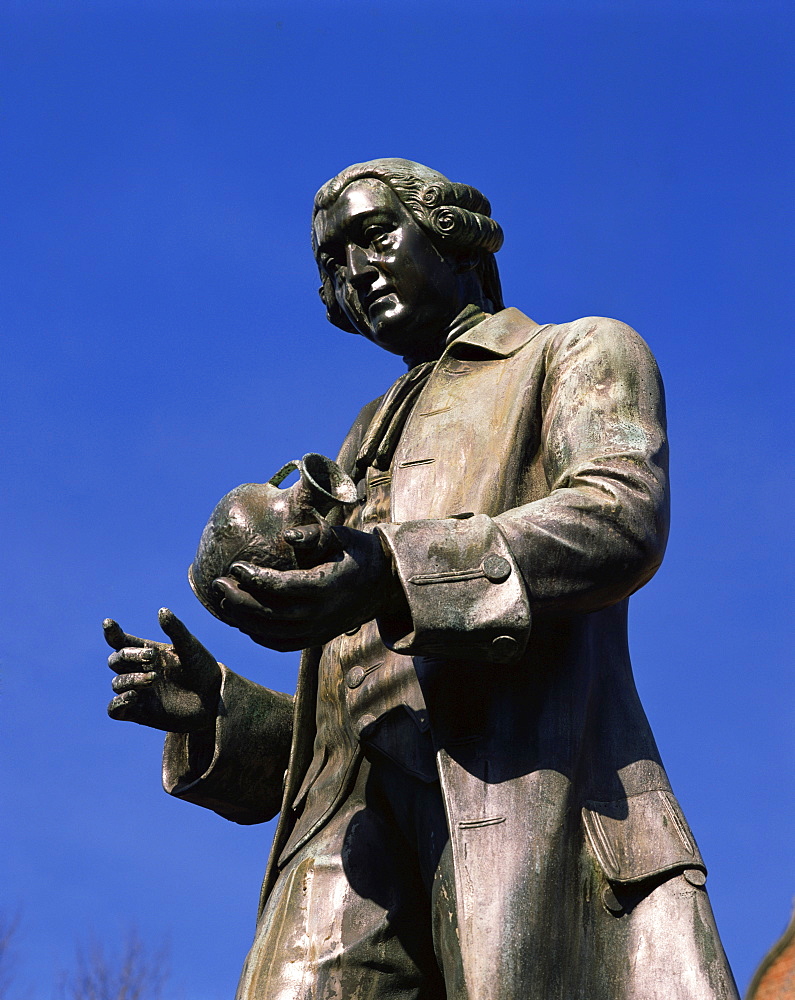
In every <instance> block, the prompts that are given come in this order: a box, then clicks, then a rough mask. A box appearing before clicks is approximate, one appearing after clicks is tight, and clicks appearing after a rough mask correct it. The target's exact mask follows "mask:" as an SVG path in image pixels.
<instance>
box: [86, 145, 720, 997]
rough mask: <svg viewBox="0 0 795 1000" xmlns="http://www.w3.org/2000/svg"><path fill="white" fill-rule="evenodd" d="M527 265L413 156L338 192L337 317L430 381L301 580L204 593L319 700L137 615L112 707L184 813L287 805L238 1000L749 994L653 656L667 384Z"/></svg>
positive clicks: (387, 420) (465, 197)
mask: <svg viewBox="0 0 795 1000" xmlns="http://www.w3.org/2000/svg"><path fill="white" fill-rule="evenodd" d="M501 243H502V231H501V229H500V227H499V226H498V225H497V223H496V222H494V220H493V219H492V218H491V209H490V206H489V202H488V201H487V200H486V198H485V197H484V196H483V195H482V194H480V192H479V191H477V190H475V189H474V188H472V187H469V186H467V185H464V184H455V183H451V182H450V181H448V180H447V178H445V177H443V176H442V175H441V174H439V173H437V172H436V171H434V170H430V169H428V168H427V167H424V166H421V165H419V164H417V163H412V162H409V161H406V160H396V159H387V160H374V161H372V162H369V163H364V164H356V165H354V166H352V167H349V168H348V169H347V170H344V171H343V172H342V173H341V174H339V175H338V176H337V177H335V178H333V179H332V180H331V181H329V182H328V183H327V184H325V185H324V186H323V187H322V188H321V189H320V191H319V192H318V194H317V196H316V198H315V205H314V217H313V245H314V251H315V256H316V258H317V262H318V267H319V269H320V276H321V281H322V286H321V297H322V299H323V301H324V303H325V305H326V308H327V310H328V317H329V319H330V320H331V322H332V323H334V324H336V325H337V326H339V327H341V328H342V329H343V330H348V331H350V332H353V333H357V334H360V335H362V336H364V337H366V338H368V339H369V340H371V341H373V342H374V343H376V344H377V345H379V346H380V347H383V348H384V349H385V350H388V351H391V352H393V353H395V354H399V355H401V356H402V357H403V358H404V360H405V361H406V364H407V366H408V369H409V370H408V372H407V373H406V374H404V375H403V376H402V377H401V378H400V379H398V381H397V382H396V383H395V385H393V386H392V387H391V388H390V389H389V390H388V391H387V393H386V394H385V395H384V396H381V397H380V398H379V399H376V400H374V401H373V402H372V403H369V404H367V405H366V406H365V407H364V409H363V410H362V411H361V413H360V414H359V416H358V417H357V418H356V420H355V422H354V424H353V427H352V429H351V431H350V433H349V434H348V436H347V437H346V439H345V441H344V442H343V445H342V448H341V451H340V453H339V456H338V459H337V460H338V462H339V465H340V466H341V467H342V469H343V470H344V471H345V472H346V473H347V474H348V475H349V476H350V477H351V479H352V480H353V481H354V483H355V484H356V489H357V492H358V502H357V503H356V504H355V505H349V506H347V507H343V508H341V513H339V515H338V517H337V518H336V523H334V519H333V518H332V519H331V523H329V519H326V518H319V519H317V518H308V519H305V520H307V521H308V522H310V523H305V524H303V525H301V526H297V527H296V526H291V527H289V528H287V529H286V530H285V531H284V532H283V536H282V539H283V540H284V541H287V542H288V543H289V545H290V546H292V548H293V549H294V550H295V552H296V568H287V569H284V568H273V567H272V566H269V565H258V564H257V563H256V560H251V559H245V560H238V561H234V562H232V563H231V565H229V566H228V569H225V571H224V572H223V573H222V575H221V576H219V577H218V578H216V579H215V580H213V581H210V582H209V583H208V584H207V586H208V587H209V592H210V594H211V596H210V598H209V599H210V601H211V603H212V602H214V607H213V610H214V613H216V614H218V615H219V616H221V617H222V618H223V619H224V620H225V621H226V622H228V623H229V624H230V625H233V626H235V627H237V628H239V629H241V630H242V631H243V632H245V633H247V634H248V635H250V636H251V638H252V639H254V640H255V641H256V642H258V643H260V644H262V645H265V646H268V647H270V648H272V649H277V650H297V649H303V650H304V652H303V655H302V660H301V668H300V673H299V683H298V690H297V693H296V695H295V698H294V699H293V698H291V697H290V696H289V695H286V694H280V693H278V692H273V691H270V690H268V689H266V688H263V687H260V686H259V685H257V684H254V683H252V682H251V681H249V680H246V679H244V678H242V677H240V676H238V675H237V674H235V673H233V672H232V671H230V670H228V669H227V668H226V667H224V666H222V665H220V664H217V663H216V661H215V659H214V657H212V656H211V655H210V654H209V653H208V652H207V651H206V650H205V649H204V648H203V647H202V646H201V645H200V644H199V642H198V641H197V640H196V639H195V638H194V637H193V636H192V635H190V634H189V633H188V632H187V631H186V629H185V628H184V626H183V625H182V624H181V623H180V622H179V621H178V620H177V619H176V618H175V616H174V615H173V614H172V613H171V612H169V611H167V610H163V611H161V613H160V622H161V625H162V627H163V630H164V631H165V633H166V635H167V636H168V638H169V639H170V640H171V641H170V643H154V642H150V641H147V640H143V639H137V638H135V637H132V636H127V635H125V634H124V633H123V632H122V631H121V630H120V628H119V626H118V625H116V624H115V623H114V622H110V621H109V622H106V635H107V638H108V642H109V643H110V645H111V646H112V647H113V648H114V649H115V650H116V652H115V653H113V655H112V656H111V657H110V660H109V663H110V666H111V667H112V668H113V669H114V670H115V671H116V672H117V674H118V676H117V677H116V678H115V679H114V682H113V688H114V691H115V692H116V697H114V699H113V701H112V702H111V703H110V706H109V709H108V711H109V713H110V715H111V716H112V717H113V718H116V719H128V720H132V721H135V722H139V723H143V724H144V725H151V726H156V727H158V728H161V729H165V730H167V731H168V736H167V737H166V746H165V754H164V784H165V787H166V789H167V791H169V792H170V793H171V794H173V795H176V796H178V797H180V798H183V799H187V800H188V801H191V802H196V803H198V804H200V805H204V806H207V807H209V808H211V809H214V810H215V811H216V812H218V813H220V815H222V816H225V817H227V818H229V819H232V820H235V821H236V822H239V823H258V822H262V821H264V820H267V819H269V818H271V817H272V816H274V815H275V814H276V813H277V812H279V811H280V812H281V815H280V819H279V825H278V829H277V833H276V836H275V840H274V845H273V849H272V852H271V858H270V862H269V865H268V870H267V873H266V876H265V882H264V885H263V889H262V897H261V905H260V915H259V922H258V925H257V932H256V936H255V940H254V943H253V946H252V948H251V951H250V953H249V956H248V959H247V961H246V965H245V968H244V970H243V975H242V978H241V981H240V985H239V987H238V992H237V998H238V1000H287V998H290V1000H310V998H312V1000H321V998H322V1000H331V998H332V997H333V998H339V1000H368V998H372V1000H376V998H386V997H389V998H390V1000H398V998H399V1000H409V998H411V1000H444V998H447V1000H518V998H522V1000H707V998H709V1000H728V998H736V997H737V993H736V988H735V986H734V982H733V979H732V975H731V972H730V971H729V967H728V964H727V962H726V958H725V955H724V953H723V949H722V947H721V944H720V941H719V938H718V934H717V931H716V929H715V924H714V920H713V917H712V911H711V908H710V904H709V900H708V897H707V894H706V890H705V887H704V883H705V880H706V868H705V866H704V862H703V860H702V858H701V855H700V853H699V850H698V847H697V846H696V843H695V841H694V839H693V836H692V834H691V832H690V830H689V828H688V825H687V823H686V821H685V819H684V817H683V815H682V813H681V810H680V808H679V805H678V803H677V801H676V799H675V798H674V796H673V794H672V792H671V789H670V785H669V783H668V779H667V777H666V774H665V771H664V769H663V766H662V763H661V761H660V757H659V754H658V752H657V748H656V746H655V743H654V739H653V737H652V735H651V732H650V729H649V725H648V722H647V720H646V717H645V715H644V713H643V709H642V708H641V705H640V702H639V700H638V696H637V693H636V690H635V685H634V682H633V679H632V671H631V666H630V662H629V654H628V649H627V631H626V621H627V605H628V599H629V596H630V595H631V594H632V593H633V592H634V591H635V590H637V589H638V588H639V587H641V586H643V584H644V583H646V582H647V580H648V579H649V578H650V577H651V576H652V574H653V573H654V572H655V570H656V569H657V567H658V566H659V564H660V561H661V559H662V556H663V550H664V547H665V541H666V535H667V530H668V485H667V474H666V468H667V442H666V434H665V416H664V410H663V397H662V386H661V383H660V378H659V374H658V371H657V368H656V365H655V363H654V360H653V358H652V356H651V354H650V352H649V349H648V348H647V346H646V344H645V343H644V342H643V341H642V340H641V338H640V337H639V336H638V335H637V334H636V333H635V332H634V331H633V330H631V329H630V328H629V327H627V326H625V325H624V324H622V323H619V322H616V321H615V320H610V319H603V318H598V317H588V318H586V319H580V320H576V321H575V322H572V323H564V324H561V325H555V324H551V323H547V324H539V323H536V322H534V321H533V320H531V319H529V318H528V317H527V316H525V315H523V314H522V313H521V312H519V311H518V310H517V309H512V308H509V309H505V308H504V306H503V302H502V293H501V290H500V282H499V277H498V272H497V267H496V264H495V258H494V253H495V252H496V251H497V250H498V249H499V247H500V245H501ZM321 539H322V542H321ZM329 539H331V540H332V541H333V545H331V546H329ZM301 553H304V554H305V555H307V554H308V557H307V558H306V560H305V561H303V562H302V561H301V559H300V558H298V557H299V555H300V554H301ZM312 553H314V556H318V554H319V555H320V556H321V557H322V558H321V560H320V561H319V562H318V560H317V558H314V557H312ZM283 780H284V787H282V783H283Z"/></svg>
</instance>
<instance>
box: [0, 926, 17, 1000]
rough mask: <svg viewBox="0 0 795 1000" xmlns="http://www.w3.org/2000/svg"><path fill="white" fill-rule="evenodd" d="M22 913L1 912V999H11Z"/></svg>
mask: <svg viewBox="0 0 795 1000" xmlns="http://www.w3.org/2000/svg"><path fill="white" fill-rule="evenodd" d="M19 921H20V915H19V913H16V914H15V915H14V916H11V917H8V916H4V915H2V914H0V1000H10V997H11V985H12V983H13V980H14V967H15V966H16V960H17V956H16V950H15V948H14V942H15V939H16V936H17V931H18V930H19Z"/></svg>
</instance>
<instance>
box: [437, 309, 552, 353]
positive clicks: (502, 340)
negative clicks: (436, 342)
mask: <svg viewBox="0 0 795 1000" xmlns="http://www.w3.org/2000/svg"><path fill="white" fill-rule="evenodd" d="M542 329H543V327H542V326H541V325H540V324H538V323H536V322H535V321H534V320H532V319H530V317H529V316H525V314H524V313H523V312H520V310H519V309H513V308H510V309H503V310H502V311H501V312H498V313H495V314H494V315H493V316H487V317H486V318H485V319H484V320H483V322H482V323H478V324H477V325H476V326H473V327H471V328H470V329H469V330H466V331H465V332H464V333H462V334H461V336H460V337H457V338H456V339H455V340H454V341H453V342H452V343H451V344H450V345H449V346H448V347H447V348H446V349H445V352H444V354H443V355H442V357H446V356H447V355H450V356H451V357H462V356H464V355H468V356H470V355H471V349H472V348H475V349H476V350H477V351H486V352H487V353H488V354H490V355H491V356H492V357H495V358H508V357H510V356H511V355H512V354H516V352H517V351H518V350H520V349H521V348H522V347H524V345H525V344H526V343H527V342H528V341H529V340H531V339H532V338H533V337H535V335H536V334H537V333H538V331H539V330H542Z"/></svg>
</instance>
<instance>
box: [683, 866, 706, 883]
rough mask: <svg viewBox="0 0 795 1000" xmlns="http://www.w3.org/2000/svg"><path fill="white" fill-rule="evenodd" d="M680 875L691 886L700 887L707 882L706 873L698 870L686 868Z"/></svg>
mask: <svg viewBox="0 0 795 1000" xmlns="http://www.w3.org/2000/svg"><path fill="white" fill-rule="evenodd" d="M682 874H683V875H684V877H685V879H686V880H687V881H688V882H689V883H690V884H691V885H695V886H702V885H704V883H705V882H706V881H707V876H706V873H705V872H702V871H701V869H700V868H686V869H685V871H683V872H682Z"/></svg>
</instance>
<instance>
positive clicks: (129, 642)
mask: <svg viewBox="0 0 795 1000" xmlns="http://www.w3.org/2000/svg"><path fill="white" fill-rule="evenodd" d="M102 630H103V632H104V633H105V642H107V644H108V645H109V646H110V647H111V648H112V649H124V647H125V646H145V645H146V640H145V639H139V638H138V636H137V635H128V634H127V633H126V632H123V631H122V628H121V625H119V623H118V622H115V621H114V620H113V619H112V618H106V619H105V621H104V622H103V623H102Z"/></svg>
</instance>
